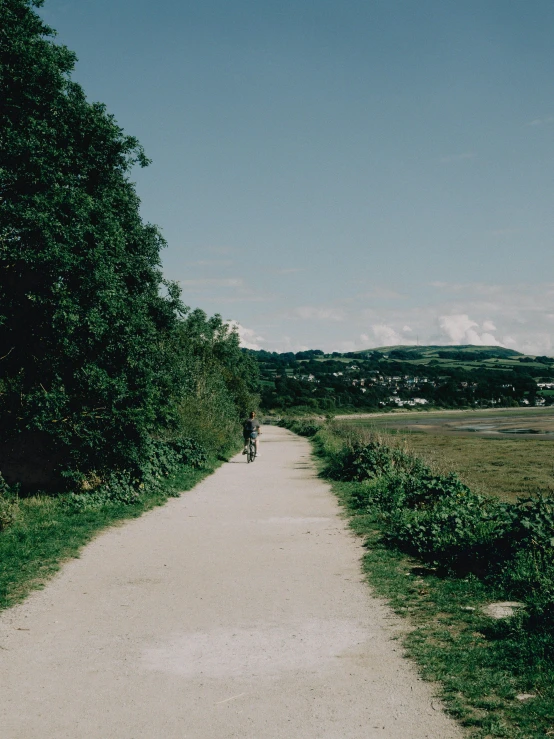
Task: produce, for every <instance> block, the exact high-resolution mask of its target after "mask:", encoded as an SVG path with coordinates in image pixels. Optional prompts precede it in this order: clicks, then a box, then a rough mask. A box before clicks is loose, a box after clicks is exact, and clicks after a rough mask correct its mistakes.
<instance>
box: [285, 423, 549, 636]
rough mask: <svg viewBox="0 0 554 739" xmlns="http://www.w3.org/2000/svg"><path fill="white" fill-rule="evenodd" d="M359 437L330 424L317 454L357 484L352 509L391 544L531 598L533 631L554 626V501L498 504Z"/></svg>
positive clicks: (336, 474) (331, 471) (332, 471)
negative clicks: (367, 515)
mask: <svg viewBox="0 0 554 739" xmlns="http://www.w3.org/2000/svg"><path fill="white" fill-rule="evenodd" d="M297 424H298V422H295V423H293V424H291V425H289V428H291V429H292V430H293V431H297V428H298V425H297ZM297 433H298V431H297ZM359 437H360V438H359V440H358V441H357V440H356V439H355V438H353V437H352V431H351V430H348V429H345V428H343V427H340V426H334V425H333V424H332V423H331V424H327V425H326V426H324V427H322V428H320V430H319V432H318V433H317V436H316V449H317V451H318V453H319V454H320V455H321V456H322V457H323V458H324V459H325V460H326V461H327V467H326V469H325V474H326V475H327V476H328V477H330V478H331V479H335V480H341V481H347V482H353V483H356V484H355V485H352V486H350V489H349V504H350V506H351V507H352V508H354V509H358V510H360V511H368V512H373V513H374V515H375V516H376V518H377V520H378V521H379V524H380V530H381V533H382V537H383V541H384V543H385V544H387V545H388V546H390V547H395V548H398V549H399V550H401V551H404V552H407V553H409V554H411V555H414V556H417V557H419V558H421V559H422V560H424V561H426V562H429V563H432V564H433V565H436V566H437V567H438V568H439V569H442V570H443V571H447V572H450V573H452V574H458V575H460V574H467V573H470V572H471V573H473V574H474V575H476V576H478V577H480V578H482V579H485V580H487V581H488V582H489V583H490V584H491V585H492V586H493V588H494V589H495V590H496V591H497V592H499V593H502V594H503V595H504V596H506V597H510V598H518V599H521V600H523V601H524V602H525V603H526V605H527V609H526V615H525V617H523V616H522V618H523V620H525V619H527V621H526V623H527V625H529V624H535V626H536V625H537V624H538V623H541V624H543V625H545V624H546V625H548V628H550V627H551V626H554V499H552V498H550V497H547V496H544V495H541V494H538V495H537V496H535V497H533V498H528V499H521V500H519V501H518V503H517V504H510V503H502V502H500V501H497V500H491V499H488V498H485V497H484V496H481V495H479V494H477V493H474V492H473V491H471V490H470V489H469V488H468V487H467V485H464V483H462V481H461V480H460V479H459V477H458V476H457V475H456V474H454V473H450V474H439V473H437V472H435V471H433V470H432V469H431V468H430V467H429V466H428V465H426V464H424V463H423V462H422V461H421V460H420V459H417V458H415V457H413V456H412V455H410V454H408V453H406V452H405V451H403V450H402V449H399V448H395V447H392V446H389V445H387V444H384V443H382V441H381V440H380V439H379V437H377V436H376V435H372V434H369V435H368V433H367V432H362V433H360V435H359Z"/></svg>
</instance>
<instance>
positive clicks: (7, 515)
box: [0, 474, 18, 531]
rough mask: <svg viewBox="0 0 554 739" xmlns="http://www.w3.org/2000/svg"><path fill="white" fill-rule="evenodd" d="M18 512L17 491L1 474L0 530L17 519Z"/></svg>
mask: <svg viewBox="0 0 554 739" xmlns="http://www.w3.org/2000/svg"><path fill="white" fill-rule="evenodd" d="M17 512H18V504H17V496H16V491H15V490H14V488H13V487H10V486H9V485H7V484H6V481H5V480H4V478H3V477H2V475H1V474H0V531H3V530H4V529H5V528H7V527H8V526H9V525H10V524H12V523H13V522H14V521H15V518H16V516H17Z"/></svg>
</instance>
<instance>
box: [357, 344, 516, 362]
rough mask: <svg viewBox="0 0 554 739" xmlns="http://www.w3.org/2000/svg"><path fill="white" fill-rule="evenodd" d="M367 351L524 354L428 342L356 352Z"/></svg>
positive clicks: (426, 354) (435, 354)
mask: <svg viewBox="0 0 554 739" xmlns="http://www.w3.org/2000/svg"><path fill="white" fill-rule="evenodd" d="M368 351H375V352H380V353H382V354H389V353H390V352H392V351H404V352H407V353H409V354H421V355H422V356H424V357H429V358H430V359H431V358H433V357H438V356H439V352H441V353H449V354H452V355H456V354H460V353H462V354H470V355H473V354H479V355H487V356H490V357H497V358H498V359H505V358H508V357H522V356H524V355H523V354H522V353H521V352H517V351H515V350H514V349H506V348H505V347H503V346H475V345H473V344H456V345H454V346H452V345H447V346H443V345H439V344H430V345H427V346H419V345H417V346H413V345H409V346H405V345H402V344H398V345H395V346H381V347H378V348H376V349H368V350H363V351H360V352H357V353H359V354H365V353H367V352H368Z"/></svg>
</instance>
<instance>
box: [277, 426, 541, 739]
mask: <svg viewBox="0 0 554 739" xmlns="http://www.w3.org/2000/svg"><path fill="white" fill-rule="evenodd" d="M285 424H286V425H288V426H289V427H290V428H291V429H292V430H293V431H296V432H297V433H300V434H301V435H305V436H308V437H312V438H313V440H314V444H315V452H316V454H317V457H318V458H319V460H320V461H321V465H322V468H321V474H322V476H325V477H326V478H327V479H328V480H329V481H330V482H331V484H332V485H333V488H334V490H335V492H336V494H337V495H338V497H339V500H340V502H341V503H342V505H343V506H344V509H345V511H346V512H347V514H348V515H349V516H350V524H351V527H352V529H353V530H354V531H355V532H357V533H358V534H359V535H361V536H363V537H364V538H365V544H366V547H365V548H366V554H365V556H364V570H365V573H366V576H367V580H368V582H369V584H370V585H371V586H372V588H373V589H374V591H375V593H376V594H377V595H380V596H382V597H384V598H386V599H387V600H388V602H389V603H390V605H391V606H392V608H393V609H394V611H396V613H398V614H399V615H401V616H403V617H405V618H406V619H407V621H408V628H407V629H406V632H407V633H406V634H405V636H404V637H403V641H404V646H405V648H406V651H407V654H408V656H410V657H412V658H413V659H415V660H416V662H417V663H418V665H419V667H420V670H421V673H422V675H423V676H424V677H425V678H426V679H429V680H433V681H436V682H437V685H438V688H437V690H438V692H439V693H440V695H441V697H442V698H443V700H444V702H445V705H446V707H447V710H448V711H449V712H450V713H451V714H452V715H453V716H454V717H455V718H456V719H458V721H459V722H460V723H461V724H462V725H463V726H464V727H465V728H466V729H467V732H468V735H469V736H471V737H475V738H476V739H491V738H492V737H505V738H507V739H538V738H539V737H542V738H544V737H548V736H554V500H553V499H552V498H548V497H545V496H538V497H537V498H536V499H529V500H521V501H518V502H517V503H515V504H513V503H500V502H498V501H494V500H493V499H490V498H485V497H483V496H479V495H478V494H475V493H473V492H472V491H471V490H470V489H469V488H468V487H467V486H465V485H464V484H463V483H462V482H461V481H460V480H459V478H457V477H456V475H455V474H452V473H447V472H446V471H445V470H441V471H437V470H434V469H432V468H430V467H429V466H427V465H426V464H425V463H424V462H423V461H422V460H421V459H420V458H418V457H415V456H413V455H410V454H408V453H407V452H406V451H404V450H402V449H400V448H398V447H391V446H388V445H387V443H386V442H387V441H388V439H389V437H387V436H379V435H375V434H374V433H372V432H370V431H368V430H366V431H363V432H361V431H360V430H359V429H358V430H354V429H352V428H345V427H344V426H341V425H335V424H321V423H319V424H318V423H317V422H315V421H313V420H309V419H306V420H304V421H298V420H293V421H292V422H290V423H286V422H284V423H283V425H285ZM516 599H517V600H518V601H520V605H519V606H518V608H516V609H514V610H512V611H508V614H504V617H503V618H500V619H498V618H494V617H493V614H491V613H490V611H488V606H490V605H491V604H492V603H494V602H495V601H507V600H516Z"/></svg>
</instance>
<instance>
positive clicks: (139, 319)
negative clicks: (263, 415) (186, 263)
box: [0, 0, 258, 605]
mask: <svg viewBox="0 0 554 739" xmlns="http://www.w3.org/2000/svg"><path fill="white" fill-rule="evenodd" d="M40 5H42V2H41V0H0V17H1V18H2V44H1V46H0V98H1V100H2V104H1V106H0V200H1V203H2V207H1V209H0V586H1V590H0V604H3V605H7V604H9V603H12V602H14V600H17V598H19V597H21V596H22V595H23V594H24V593H25V592H27V591H28V589H29V587H30V586H32V585H37V584H40V583H41V582H42V581H43V579H44V577H45V576H46V575H47V574H48V573H49V572H51V571H52V570H54V569H55V568H56V567H57V566H58V563H59V562H60V561H61V560H63V559H64V558H65V557H67V556H70V555H74V554H75V553H76V551H77V550H78V547H79V546H80V544H82V543H84V542H85V541H87V540H88V539H90V537H91V536H92V535H93V534H94V532H96V531H98V530H99V528H100V527H102V526H103V525H106V524H108V523H110V522H113V521H115V520H117V519H119V518H122V517H125V516H133V515H137V514H138V513H140V512H141V511H143V510H146V509H148V508H149V507H151V506H152V505H155V504H157V503H160V502H163V501H164V500H165V499H166V498H167V496H168V495H171V494H173V493H175V491H177V490H180V489H185V488H187V487H189V486H190V485H191V484H192V483H193V482H194V481H195V480H197V479H199V478H200V477H201V476H202V475H204V474H207V473H208V472H209V471H210V470H212V469H213V468H214V465H215V464H217V459H218V458H224V457H225V455H227V454H228V453H229V452H230V451H231V450H232V449H233V448H234V446H235V440H236V439H237V438H238V437H239V436H240V433H239V432H240V420H241V418H243V417H244V416H245V414H246V412H247V410H249V409H251V408H252V407H255V406H256V405H257V386H258V385H257V383H258V372H257V364H256V362H255V361H254V360H253V358H252V357H250V356H249V355H247V354H246V353H245V352H243V351H242V350H241V348H240V345H239V338H238V335H237V333H236V332H235V331H234V330H233V329H232V328H230V327H229V325H228V324H227V323H226V322H225V321H223V320H222V318H221V317H220V316H217V315H216V316H214V317H211V318H210V317H208V316H206V315H205V314H204V313H203V312H202V311H200V310H191V309H190V308H189V307H187V306H185V305H184V303H183V301H182V296H181V294H180V290H179V288H178V286H177V285H176V284H175V283H171V282H168V281H166V280H165V279H164V278H163V275H162V271H161V261H160V251H161V249H162V248H163V246H164V245H165V242H164V240H163V238H162V236H161V234H160V232H159V230H158V229H157V228H156V227H155V226H153V225H152V224H149V223H145V222H143V220H142V218H141V215H140V201H139V199H138V197H137V194H136V191H135V187H134V185H133V183H132V181H131V179H130V178H131V175H132V171H133V168H134V167H135V166H146V165H147V164H148V160H147V158H146V155H145V153H144V151H143V150H142V147H141V146H140V144H139V142H138V141H137V140H136V139H135V138H133V137H131V136H128V135H126V134H125V133H124V132H123V131H122V129H121V128H120V127H119V126H118V125H117V123H116V121H115V120H114V118H113V116H111V115H110V114H109V113H108V112H107V111H106V108H105V106H104V105H102V104H101V103H94V102H89V101H88V100H87V98H86V96H85V93H84V91H83V90H82V88H81V87H80V86H79V85H78V84H76V83H75V82H74V81H73V80H72V79H71V73H72V70H73V67H74V64H75V55H74V54H73V52H71V51H70V50H69V49H67V48H66V47H65V46H62V45H59V44H56V43H54V41H53V37H54V35H55V34H54V32H53V31H52V29H50V28H48V27H47V26H46V25H45V24H44V23H43V21H42V20H41V18H40V17H39V15H38V14H37V13H36V11H35V9H34V8H36V7H39V6H40Z"/></svg>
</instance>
